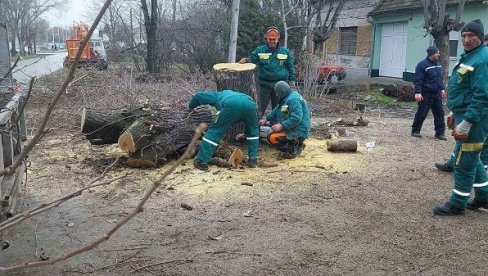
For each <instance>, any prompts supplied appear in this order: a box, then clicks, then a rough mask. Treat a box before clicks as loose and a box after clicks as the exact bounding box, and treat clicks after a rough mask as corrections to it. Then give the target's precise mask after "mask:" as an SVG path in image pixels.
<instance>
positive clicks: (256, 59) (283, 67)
mask: <svg viewBox="0 0 488 276" xmlns="http://www.w3.org/2000/svg"><path fill="white" fill-rule="evenodd" d="M264 38H265V40H266V44H265V45H262V46H259V47H257V48H256V49H254V51H252V53H251V54H250V55H249V57H248V58H242V59H241V60H240V61H239V63H246V62H251V63H254V64H257V65H258V66H259V73H258V75H259V103H260V111H259V112H260V115H261V116H262V115H264V113H265V112H266V108H267V107H268V103H269V100H270V99H271V109H273V108H275V107H276V106H277V105H278V102H279V98H278V97H277V96H276V93H275V92H274V90H273V87H274V85H275V83H276V82H278V81H286V82H289V84H290V86H291V87H293V88H296V84H295V81H296V74H295V65H294V61H295V59H294V57H293V54H292V53H291V52H290V50H288V49H287V48H285V47H281V46H279V42H280V32H279V31H278V29H277V28H276V27H269V28H268V30H267V31H266V33H265V35H264Z"/></svg>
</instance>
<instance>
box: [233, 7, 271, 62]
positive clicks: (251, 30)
mask: <svg viewBox="0 0 488 276" xmlns="http://www.w3.org/2000/svg"><path fill="white" fill-rule="evenodd" d="M268 24H269V23H268V20H267V17H266V14H265V13H264V12H263V11H262V10H261V8H260V7H259V4H258V1H257V0H243V1H241V8H240V10H239V35H238V38H237V54H236V56H237V57H238V59H239V58H241V57H247V56H248V55H249V53H250V52H251V51H252V50H254V48H256V47H257V46H259V45H261V44H263V43H264V37H263V34H264V32H265V31H266V28H267V27H268V26H269V25H268Z"/></svg>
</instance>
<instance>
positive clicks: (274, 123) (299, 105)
mask: <svg viewBox="0 0 488 276" xmlns="http://www.w3.org/2000/svg"><path fill="white" fill-rule="evenodd" d="M274 91H275V93H276V95H277V96H278V97H279V99H280V100H279V104H278V106H276V107H275V108H274V109H273V110H272V111H271V112H270V113H269V114H268V115H267V116H266V117H263V118H262V119H261V120H259V124H260V125H262V126H264V125H270V126H271V131H272V133H271V134H269V136H268V141H269V143H270V144H272V145H274V146H276V147H277V148H278V149H279V150H280V151H282V152H283V155H284V157H286V158H295V157H297V156H298V155H300V153H301V152H302V150H303V148H304V147H305V145H304V144H303V141H304V140H305V139H307V138H308V135H309V132H310V111H309V109H308V105H307V102H306V101H305V99H303V97H302V96H301V95H300V94H299V93H298V92H297V91H295V90H292V89H291V88H290V86H289V85H288V83H286V82H284V81H279V82H277V83H276V84H275V85H274Z"/></svg>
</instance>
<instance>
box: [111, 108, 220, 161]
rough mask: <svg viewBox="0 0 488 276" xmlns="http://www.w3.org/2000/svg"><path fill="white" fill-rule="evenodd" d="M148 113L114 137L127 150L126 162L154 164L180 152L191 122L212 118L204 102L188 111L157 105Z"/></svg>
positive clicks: (195, 122) (207, 120)
mask: <svg viewBox="0 0 488 276" xmlns="http://www.w3.org/2000/svg"><path fill="white" fill-rule="evenodd" d="M148 112H149V111H148ZM150 113H151V114H150V115H149V116H144V117H139V118H137V119H136V120H135V121H134V122H133V123H132V124H131V125H130V126H129V127H128V128H127V129H126V130H125V131H124V132H123V133H122V134H121V135H120V137H119V139H118V145H119V147H120V148H121V149H122V150H123V151H125V152H127V153H129V159H128V162H127V164H128V165H129V166H132V167H154V166H157V165H160V164H162V163H164V162H166V161H167V160H168V159H171V158H173V157H177V156H179V155H181V154H182V153H183V151H184V150H185V149H186V147H187V146H188V144H189V142H190V140H191V138H192V136H193V134H194V129H195V126H197V125H198V124H200V123H207V124H209V123H210V122H211V121H212V113H211V111H210V109H209V108H208V107H207V106H200V107H198V108H196V109H195V110H194V111H193V112H191V113H189V111H188V110H187V109H183V110H179V111H175V110H163V109H160V110H153V111H150Z"/></svg>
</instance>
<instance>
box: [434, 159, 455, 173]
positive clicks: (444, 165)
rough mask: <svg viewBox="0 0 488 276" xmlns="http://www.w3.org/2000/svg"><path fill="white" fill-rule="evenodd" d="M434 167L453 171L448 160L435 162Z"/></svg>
mask: <svg viewBox="0 0 488 276" xmlns="http://www.w3.org/2000/svg"><path fill="white" fill-rule="evenodd" d="M435 167H436V168H437V169H439V171H441V172H453V171H454V168H453V167H452V166H451V164H450V163H449V161H447V162H444V163H435Z"/></svg>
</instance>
